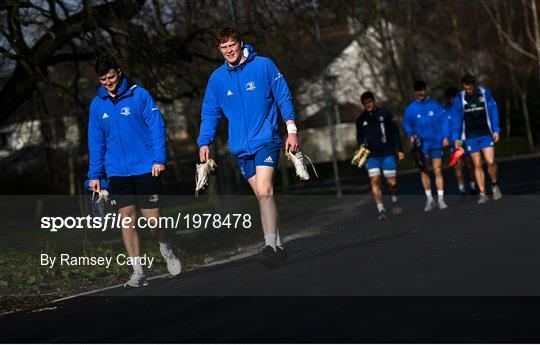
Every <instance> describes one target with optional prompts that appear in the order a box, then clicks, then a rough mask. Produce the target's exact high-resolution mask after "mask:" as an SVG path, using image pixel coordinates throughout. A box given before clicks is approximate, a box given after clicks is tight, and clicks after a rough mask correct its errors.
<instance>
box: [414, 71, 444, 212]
mask: <svg viewBox="0 0 540 345" xmlns="http://www.w3.org/2000/svg"><path fill="white" fill-rule="evenodd" d="M413 88H414V92H415V96H416V99H415V100H414V101H413V102H412V103H411V104H409V105H408V106H407V108H406V109H405V114H404V115H403V127H404V129H405V135H406V136H407V138H409V140H410V142H411V144H412V143H413V142H414V140H415V139H414V135H417V136H419V137H420V139H421V140H422V144H423V146H422V153H423V154H424V156H425V157H426V160H427V161H428V163H429V161H431V166H432V167H433V172H434V173H435V185H436V186H437V195H438V198H437V204H438V206H439V209H441V210H442V209H445V208H447V207H448V206H447V205H446V203H445V201H444V179H443V175H442V158H443V155H444V147H445V146H448V145H449V142H450V141H449V140H450V133H449V122H448V116H447V115H446V114H445V111H444V109H443V107H442V106H441V105H440V104H439V102H437V101H436V100H434V99H432V98H431V97H429V96H428V94H427V91H426V83H425V82H424V81H422V80H417V81H415V82H414V84H413ZM420 176H421V179H422V185H423V187H424V191H425V193H426V198H427V202H426V207H425V208H424V211H426V212H428V211H431V210H433V209H434V208H435V206H436V204H435V200H434V199H433V196H432V194H431V180H430V177H429V174H428V173H427V172H426V171H422V170H421V171H420Z"/></svg>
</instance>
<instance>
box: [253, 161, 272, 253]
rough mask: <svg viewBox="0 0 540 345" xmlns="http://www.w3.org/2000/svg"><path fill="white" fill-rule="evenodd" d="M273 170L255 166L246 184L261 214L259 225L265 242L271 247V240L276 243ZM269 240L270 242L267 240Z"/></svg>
mask: <svg viewBox="0 0 540 345" xmlns="http://www.w3.org/2000/svg"><path fill="white" fill-rule="evenodd" d="M273 177H274V168H272V167H268V166H257V167H256V170H255V175H254V176H252V177H251V178H249V179H248V183H249V184H250V186H251V188H252V189H253V191H254V193H255V195H256V196H257V200H258V201H259V209H260V212H261V223H262V228H263V233H264V236H265V241H266V242H267V244H268V245H271V246H272V247H275V246H276V245H277V244H276V245H272V244H273V243H272V238H276V242H277V235H278V231H277V208H276V203H275V201H274V186H273V185H274V183H273ZM269 239H270V240H269Z"/></svg>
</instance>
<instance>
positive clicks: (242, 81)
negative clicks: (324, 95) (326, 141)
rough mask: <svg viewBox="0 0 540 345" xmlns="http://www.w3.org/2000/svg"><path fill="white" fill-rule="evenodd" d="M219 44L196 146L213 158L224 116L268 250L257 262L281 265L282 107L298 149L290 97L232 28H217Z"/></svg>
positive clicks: (267, 63) (291, 145) (290, 144)
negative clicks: (277, 188) (277, 177)
mask: <svg viewBox="0 0 540 345" xmlns="http://www.w3.org/2000/svg"><path fill="white" fill-rule="evenodd" d="M216 43H217V46H218V49H219V51H220V52H221V54H222V55H223V57H224V58H225V62H224V64H223V65H221V67H219V68H218V69H216V70H215V71H214V72H213V73H212V75H211V77H210V79H209V80H208V85H207V86H206V92H205V95H204V100H203V104H202V114H201V118H202V122H201V128H200V133H199V137H198V139H197V144H198V145H199V158H200V160H201V162H205V161H207V160H208V157H209V152H210V149H209V145H210V144H211V143H212V142H213V141H214V138H215V134H216V129H217V127H218V125H219V120H220V118H221V116H222V115H225V116H226V117H227V119H228V121H229V149H230V151H231V153H232V154H233V155H235V156H236V158H237V163H238V166H239V168H240V172H241V174H242V176H243V178H244V179H245V180H247V181H248V183H249V185H250V186H251V188H252V189H253V191H254V193H255V195H256V196H257V197H258V201H259V207H260V212H261V222H262V228H263V232H264V240H265V248H264V250H263V251H262V252H261V253H260V254H259V257H258V261H259V263H261V264H262V265H265V266H275V265H278V264H281V263H283V261H284V258H285V251H284V249H283V247H282V243H281V238H280V236H279V231H278V228H277V209H276V204H275V202H274V197H273V176H274V172H275V170H276V167H277V165H278V161H279V151H280V148H281V145H282V140H281V136H280V133H279V130H278V111H277V107H279V109H280V111H281V116H282V118H283V121H285V122H286V124H287V132H288V137H287V140H286V142H285V150H286V151H287V150H289V149H290V150H291V151H292V152H296V151H297V149H298V138H297V135H296V132H297V128H296V125H295V119H296V115H295V111H294V106H293V102H292V96H291V93H290V91H289V87H288V86H287V82H286V81H285V78H284V77H283V75H282V74H281V73H280V71H279V70H278V68H277V67H276V65H275V64H274V63H273V62H272V60H270V59H268V58H265V57H262V56H259V55H258V54H257V53H256V52H255V51H254V50H253V48H252V47H251V46H250V45H248V44H244V42H243V41H242V40H241V38H240V37H239V35H238V33H237V32H236V31H235V30H234V29H233V28H232V27H229V26H226V27H223V28H221V29H219V30H218V31H217V33H216Z"/></svg>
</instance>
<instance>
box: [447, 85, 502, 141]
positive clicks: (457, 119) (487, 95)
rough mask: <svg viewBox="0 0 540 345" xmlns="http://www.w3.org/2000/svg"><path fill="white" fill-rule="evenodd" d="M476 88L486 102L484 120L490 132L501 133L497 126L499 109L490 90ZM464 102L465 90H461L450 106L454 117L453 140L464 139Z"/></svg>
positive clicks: (465, 137)
mask: <svg viewBox="0 0 540 345" xmlns="http://www.w3.org/2000/svg"><path fill="white" fill-rule="evenodd" d="M478 90H479V91H480V92H481V93H482V97H484V100H485V103H486V116H487V118H486V120H487V124H488V127H489V130H490V131H491V133H492V134H493V133H501V127H500V126H499V109H498V107H497V102H495V98H494V97H493V94H492V93H491V91H490V90H488V89H486V88H483V87H479V88H478ZM464 104H465V91H461V92H460V93H458V94H457V96H456V99H455V100H454V105H453V106H452V118H453V119H454V126H453V133H452V137H453V140H458V139H460V140H465V139H467V136H466V134H465V120H464V118H463V115H464Z"/></svg>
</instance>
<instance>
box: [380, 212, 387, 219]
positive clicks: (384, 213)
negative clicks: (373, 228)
mask: <svg viewBox="0 0 540 345" xmlns="http://www.w3.org/2000/svg"><path fill="white" fill-rule="evenodd" d="M385 219H388V216H387V215H386V211H384V210H383V211H381V212H379V220H385Z"/></svg>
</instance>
